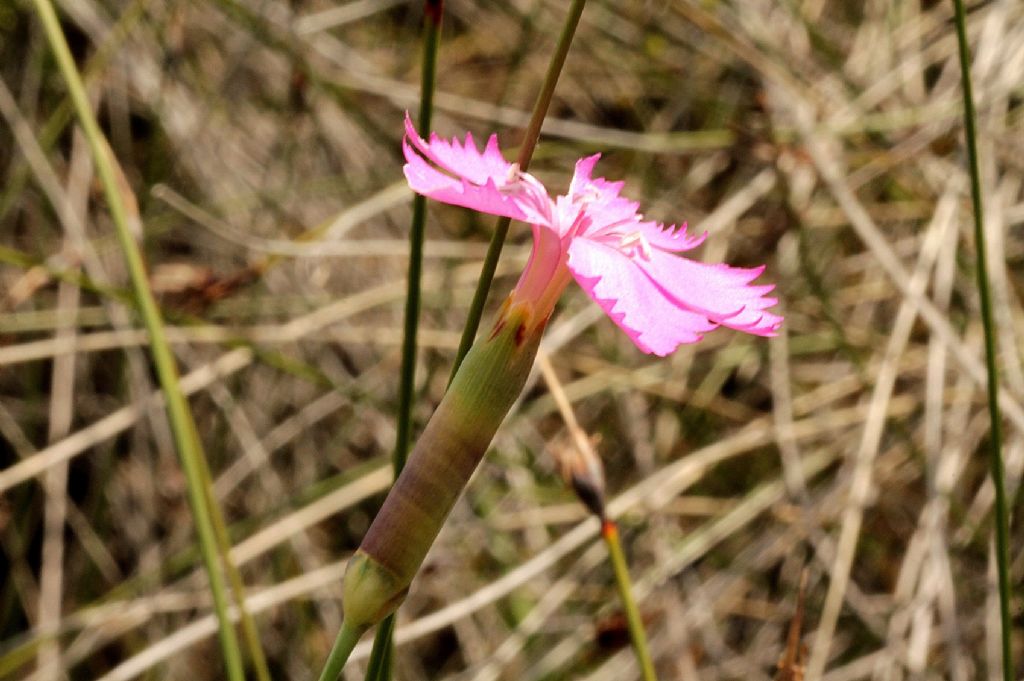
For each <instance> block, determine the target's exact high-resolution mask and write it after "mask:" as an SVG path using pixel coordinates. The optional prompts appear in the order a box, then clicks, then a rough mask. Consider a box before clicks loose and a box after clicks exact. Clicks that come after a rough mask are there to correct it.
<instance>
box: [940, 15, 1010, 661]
mask: <svg viewBox="0 0 1024 681" xmlns="http://www.w3.org/2000/svg"><path fill="white" fill-rule="evenodd" d="M953 8H954V11H955V12H956V37H957V42H958V44H959V48H960V74H961V77H962V78H963V87H962V90H963V95H964V132H965V137H966V138H967V161H968V166H969V169H970V176H971V202H972V203H973V205H974V244H975V251H976V258H977V260H976V269H977V271H976V274H977V278H978V296H979V298H980V299H981V322H982V325H983V326H984V328H985V369H986V373H987V374H988V382H987V390H988V413H989V421H990V425H989V429H990V431H989V432H990V439H989V463H990V465H991V469H992V484H993V487H995V493H996V501H995V516H996V517H995V524H996V572H997V573H998V575H999V620H1000V624H1001V628H1002V631H1001V636H1000V640H1001V643H1002V658H1003V679H1004V680H1005V681H1012V679H1013V650H1012V644H1011V638H1010V635H1011V622H1010V571H1009V564H1010V557H1009V556H1010V554H1009V541H1008V536H1009V520H1008V518H1009V510H1008V509H1007V503H1006V481H1005V474H1004V473H1003V455H1002V445H1003V435H1002V421H1001V419H1000V416H999V373H998V369H997V367H996V339H995V321H994V319H993V316H992V295H991V292H990V288H989V282H988V255H987V250H986V244H985V219H984V214H983V212H982V205H981V174H980V173H979V172H978V144H977V131H976V130H975V120H976V118H977V114H976V112H975V109H974V94H973V91H972V88H971V55H970V48H969V47H968V45H967V19H966V16H965V12H964V4H963V0H953Z"/></svg>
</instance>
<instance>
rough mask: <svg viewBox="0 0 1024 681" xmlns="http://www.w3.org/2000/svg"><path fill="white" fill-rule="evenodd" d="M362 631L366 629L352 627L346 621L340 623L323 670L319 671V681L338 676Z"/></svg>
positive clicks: (328, 680) (329, 680)
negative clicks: (339, 629)
mask: <svg viewBox="0 0 1024 681" xmlns="http://www.w3.org/2000/svg"><path fill="white" fill-rule="evenodd" d="M364 631H366V630H365V629H354V628H352V627H351V626H349V624H348V623H347V622H342V623H341V631H339V632H338V638H336V639H335V640H334V647H332V648H331V654H330V655H328V656H327V663H326V664H325V665H324V670H323V671H322V672H320V681H335V679H337V678H338V676H339V675H340V674H341V670H342V668H343V667H344V666H345V662H347V661H348V656H349V655H351V654H352V649H353V648H355V647H356V644H357V643H359V637H360V636H362V635H363V632H364Z"/></svg>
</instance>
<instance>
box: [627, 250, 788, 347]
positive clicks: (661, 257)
mask: <svg viewBox="0 0 1024 681" xmlns="http://www.w3.org/2000/svg"><path fill="white" fill-rule="evenodd" d="M634 262H635V263H636V265H637V267H638V268H639V269H641V270H642V271H643V272H644V273H646V275H647V276H648V277H649V278H650V280H651V281H652V282H653V283H654V284H655V286H656V287H657V288H658V289H659V290H661V291H662V292H663V293H664V294H665V295H666V296H668V297H669V298H670V299H672V300H674V301H675V302H676V303H678V304H679V305H682V306H684V307H686V308H688V309H691V310H693V311H695V312H699V313H701V314H704V315H706V316H707V317H708V319H710V320H711V321H713V322H716V323H718V324H721V325H723V326H728V327H730V328H733V329H737V330H739V331H745V332H747V333H752V334H756V335H759V336H773V335H775V331H776V330H777V329H778V328H779V325H780V324H781V323H782V317H779V316H778V315H775V314H772V313H770V312H765V309H766V308H769V307H771V306H772V305H774V304H775V303H777V302H778V301H777V300H776V299H775V298H772V297H769V296H766V295H765V294H767V293H768V292H769V291H771V290H772V289H773V288H775V287H774V286H772V285H770V284H768V285H751V284H750V282H751V281H753V280H754V279H756V278H757V277H759V276H760V275H761V273H762V272H763V271H764V266H761V267H755V268H753V269H745V268H740V267H730V266H728V265H709V264H707V263H702V262H696V261H694V260H689V259H687V258H682V257H679V256H674V255H670V254H668V253H665V252H663V251H659V250H657V249H652V251H651V253H650V257H646V258H645V257H637V258H634Z"/></svg>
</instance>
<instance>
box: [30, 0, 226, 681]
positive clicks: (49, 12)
mask: <svg viewBox="0 0 1024 681" xmlns="http://www.w3.org/2000/svg"><path fill="white" fill-rule="evenodd" d="M34 3H35V7H36V11H37V13H38V15H39V18H40V21H41V23H42V26H43V31H44V32H45V34H46V38H47V40H48V42H49V43H50V48H51V49H52V51H53V54H54V57H55V58H56V61H57V66H58V68H59V69H60V72H61V75H62V76H63V78H64V81H65V84H66V85H67V88H68V94H69V96H70V97H71V103H72V105H73V107H74V110H75V114H76V115H77V117H78V121H79V124H80V125H81V126H82V131H83V133H84V134H85V138H86V140H87V141H88V143H89V148H90V151H91V153H92V156H93V161H94V163H95V164H96V170H97V173H98V175H99V178H100V182H101V183H102V185H103V190H104V195H105V197H106V200H107V205H108V208H109V210H110V216H111V218H112V220H113V222H114V227H115V230H116V232H117V238H118V242H119V244H120V246H121V250H122V252H123V254H124V258H125V261H126V264H127V267H128V273H129V276H130V278H131V282H132V288H133V291H134V294H135V301H136V305H137V307H138V311H139V314H140V315H141V317H142V321H143V323H144V324H145V327H146V331H147V333H148V334H149V337H150V352H151V353H152V357H153V364H154V365H155V367H156V372H157V377H158V379H159V382H160V387H161V390H162V391H163V393H164V398H165V400H166V403H167V414H168V419H169V421H170V425H171V430H172V432H173V434H174V440H175V444H176V446H177V450H178V454H179V456H180V458H181V463H182V468H183V469H184V472H185V477H186V481H187V486H188V497H189V502H190V504H191V507H192V514H193V516H194V517H195V522H196V531H197V534H198V537H199V546H200V551H201V553H202V556H203V563H204V565H205V567H206V573H207V576H208V577H209V580H210V591H211V592H212V595H213V602H214V610H215V611H216V614H217V621H218V626H219V638H220V645H221V649H222V652H223V655H224V664H225V668H226V671H227V676H228V678H229V679H231V681H243V680H244V672H243V667H242V654H241V651H240V649H239V646H238V639H237V638H236V636H235V630H234V627H233V625H232V623H231V619H230V616H229V614H228V599H227V595H226V590H225V586H224V577H223V575H222V574H221V572H220V564H219V561H218V555H217V543H216V538H215V533H214V530H213V524H212V522H211V520H210V509H209V504H208V497H207V494H206V492H205V490H204V487H203V475H202V465H203V464H202V463H201V461H200V460H201V458H202V456H203V453H202V450H201V449H200V447H199V441H198V438H196V437H195V436H194V432H195V430H194V429H195V425H194V422H193V421H192V414H191V412H190V411H189V407H188V403H187V402H186V400H185V397H184V394H183V393H182V391H181V386H180V385H179V382H178V370H177V365H176V363H175V360H174V355H173V354H172V353H171V350H170V345H169V344H168V342H167V337H166V334H165V333H164V326H163V320H162V318H161V315H160V310H159V308H158V307H157V304H156V300H155V299H154V297H153V292H152V291H151V290H150V288H149V280H148V278H147V276H146V268H145V265H144V263H143V259H142V253H141V251H140V249H139V247H138V244H136V242H135V240H134V238H133V237H132V234H131V231H130V228H129V222H128V209H127V207H126V206H127V204H126V202H125V198H124V196H123V195H122V193H121V190H120V186H119V183H118V177H117V174H116V172H115V170H114V166H113V163H112V159H111V157H110V154H111V152H110V148H109V146H108V145H107V142H106V138H105V137H104V136H103V133H102V131H101V130H100V127H99V124H98V123H97V122H96V118H95V116H94V115H93V113H92V108H91V106H90V105H89V100H88V97H87V96H86V93H85V86H84V85H83V84H82V78H81V75H80V74H79V73H78V69H77V67H76V66H75V62H74V58H73V57H72V56H71V50H70V48H69V47H68V43H67V39H66V38H65V37H64V33H63V31H62V30H61V27H60V21H59V19H58V18H57V13H56V11H55V10H54V8H53V5H52V4H51V2H50V0H34Z"/></svg>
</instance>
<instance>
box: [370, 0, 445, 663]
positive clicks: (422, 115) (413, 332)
mask: <svg viewBox="0 0 1024 681" xmlns="http://www.w3.org/2000/svg"><path fill="white" fill-rule="evenodd" d="M423 14H424V23H425V26H424V31H423V69H422V71H421V73H420V110H419V116H418V118H417V121H416V122H417V125H418V126H419V127H418V129H419V130H423V131H427V130H430V119H431V114H432V113H433V110H434V90H435V88H436V84H437V52H438V46H439V45H440V42H441V20H442V18H443V17H444V1H443V0H427V1H426V2H425V3H424V6H423ZM426 221H427V199H426V197H425V196H423V195H421V194H416V195H415V197H414V198H413V203H412V224H411V225H410V228H409V271H408V274H407V283H406V287H407V288H406V296H405V328H404V332H403V335H402V373H401V377H400V379H399V384H398V416H397V417H396V433H395V451H394V454H393V459H392V461H393V466H394V469H395V479H398V474H399V473H401V472H402V469H403V468H405V460H406V458H407V456H408V454H409V443H410V442H411V440H412V400H413V388H414V387H415V385H416V336H417V332H418V329H419V319H420V289H421V281H422V278H423V277H422V273H423V236H424V226H425V225H426ZM394 630H395V615H394V614H391V615H388V616H387V617H386V618H385V619H384V621H383V622H381V623H380V626H379V627H378V628H377V633H376V635H375V636H374V638H373V650H372V652H371V653H370V662H369V665H368V666H367V670H366V679H367V681H385V680H386V679H390V678H391V659H392V657H393V655H394V646H393V645H392V643H391V637H392V634H393V633H394Z"/></svg>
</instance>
